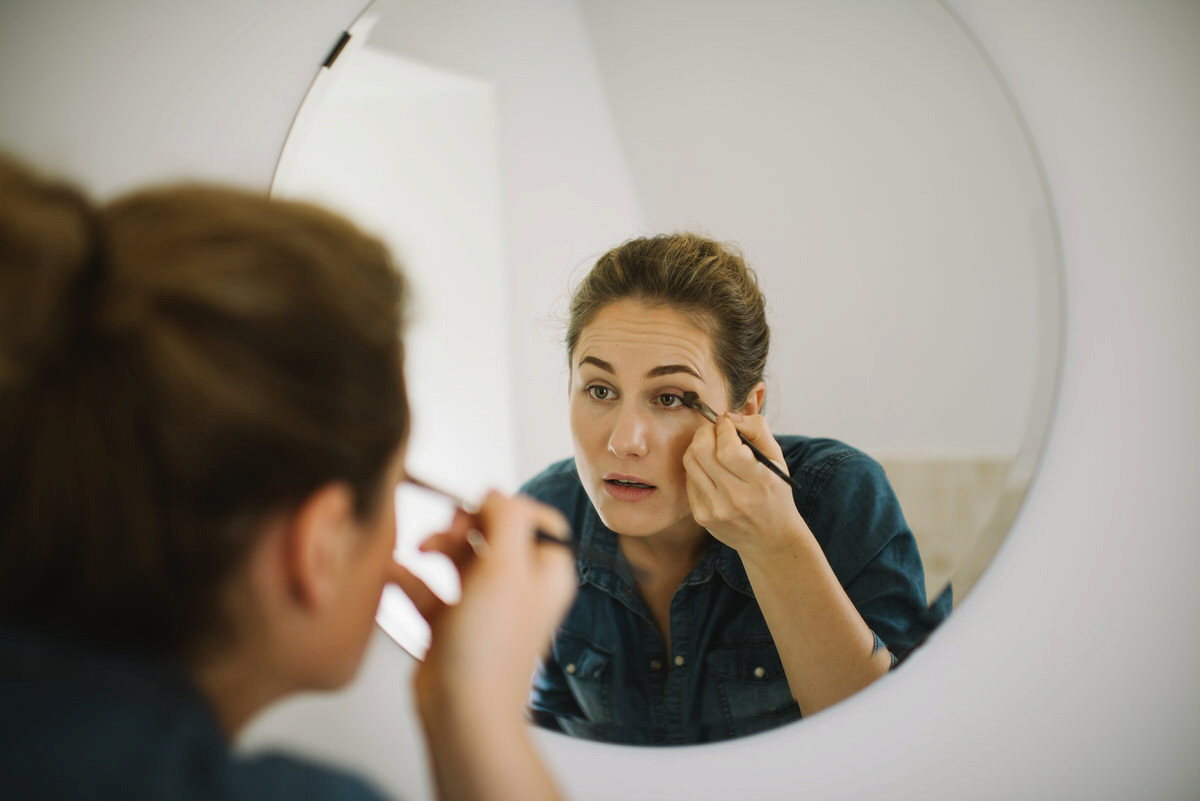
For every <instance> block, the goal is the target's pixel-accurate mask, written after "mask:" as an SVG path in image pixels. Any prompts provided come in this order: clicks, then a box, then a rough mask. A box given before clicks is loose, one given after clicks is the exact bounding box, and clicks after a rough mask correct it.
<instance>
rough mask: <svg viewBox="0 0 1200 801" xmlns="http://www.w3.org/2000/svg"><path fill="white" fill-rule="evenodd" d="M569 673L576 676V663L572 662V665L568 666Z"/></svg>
mask: <svg viewBox="0 0 1200 801" xmlns="http://www.w3.org/2000/svg"><path fill="white" fill-rule="evenodd" d="M567 672H568V673H570V674H572V675H574V674H575V663H574V662H572V663H571V664H569V665H567Z"/></svg>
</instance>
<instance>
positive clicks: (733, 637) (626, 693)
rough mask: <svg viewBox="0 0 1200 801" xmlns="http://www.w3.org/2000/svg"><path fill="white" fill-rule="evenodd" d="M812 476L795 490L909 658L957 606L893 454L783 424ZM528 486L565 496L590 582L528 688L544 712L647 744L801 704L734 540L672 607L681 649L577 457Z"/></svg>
mask: <svg viewBox="0 0 1200 801" xmlns="http://www.w3.org/2000/svg"><path fill="white" fill-rule="evenodd" d="M776 439H777V440H778V442H779V444H780V447H781V448H782V450H783V454H784V458H785V460H786V461H787V465H788V468H789V471H790V473H791V475H792V476H793V478H795V479H796V480H797V482H798V483H799V485H800V486H801V488H802V490H801V491H796V492H794V493H793V496H794V498H795V502H796V508H797V509H798V510H799V512H800V515H801V517H803V519H804V521H805V522H806V523H807V524H808V527H809V529H810V530H811V531H812V533H813V535H814V537H815V538H816V540H817V542H818V544H819V545H820V546H821V549H822V550H823V551H824V553H825V557H826V559H827V560H828V561H829V564H830V566H831V567H832V568H833V572H834V574H835V575H836V576H837V578H838V580H839V581H840V582H841V585H842V587H843V588H844V589H845V591H846V593H847V595H848V596H849V597H850V600H851V601H852V602H853V603H854V606H855V607H856V608H857V609H858V612H859V614H861V615H862V617H863V619H864V620H865V621H866V623H867V625H868V626H869V627H870V628H871V630H872V631H873V632H874V633H875V636H876V645H877V647H878V646H879V645H880V644H881V642H882V644H884V645H886V646H887V648H888V649H889V650H890V651H891V652H892V654H893V657H894V658H895V657H899V658H903V657H904V656H905V655H906V654H907V653H908V652H909V651H910V650H911V649H912V648H913V647H914V646H916V645H918V644H919V643H920V642H921V640H923V639H924V637H925V636H927V635H928V633H929V631H930V630H932V628H933V627H934V626H936V625H937V624H938V623H939V622H941V620H942V619H943V618H944V617H945V616H946V614H947V613H948V612H949V609H950V603H951V597H950V592H949V591H947V592H945V593H943V594H942V595H941V596H939V598H938V600H937V602H936V603H935V604H934V606H933V607H932V608H930V607H928V606H927V604H926V599H925V577H924V569H923V567H922V565H921V557H920V554H919V553H918V552H917V543H916V540H915V539H914V538H913V535H912V532H911V531H910V530H909V528H908V525H907V523H905V521H904V515H903V513H902V512H901V510H900V504H899V502H898V501H897V500H896V496H895V493H894V492H893V491H892V488H891V485H890V484H888V481H887V477H886V476H885V475H884V472H883V468H882V467H881V466H880V465H879V463H878V462H876V461H875V460H874V459H872V458H871V457H869V456H867V455H866V454H864V453H863V452H861V451H858V450H855V449H854V448H851V447H849V446H848V445H845V444H843V443H841V442H838V441H836V440H832V439H814V438H809V437H799V436H781V437H777V438H776ZM522 492H524V493H526V494H528V495H531V496H533V497H534V498H537V499H539V500H541V501H543V502H544V503H547V504H550V505H551V506H554V507H556V508H557V509H559V510H560V511H561V512H562V513H563V514H564V515H565V516H566V517H567V519H568V520H569V521H570V523H571V525H572V527H573V528H574V530H575V531H576V532H577V533H578V535H579V538H580V546H581V547H580V555H579V558H578V560H577V563H576V567H577V572H578V578H579V594H578V596H577V597H576V599H575V602H574V604H573V606H572V607H571V609H570V610H569V611H568V613H567V615H566V618H565V619H564V621H563V623H562V625H561V626H560V628H559V630H558V632H557V633H556V635H555V637H554V641H553V643H552V645H551V648H550V652H549V653H548V654H547V655H546V656H545V657H544V658H543V660H542V661H541V663H540V665H539V668H538V671H537V673H536V675H535V676H534V680H533V685H532V690H531V694H530V701H529V707H530V714H531V716H532V718H533V720H534V722H536V723H537V724H539V725H541V726H544V727H547V728H552V729H557V730H560V731H563V732H566V733H568V734H571V735H574V736H578V737H584V738H588V739H594V740H603V741H608V742H620V743H629V744H641V745H651V744H653V745H674V744H685V743H698V742H708V741H713V740H721V739H726V738H729V737H736V736H740V735H745V734H752V733H754V732H757V731H762V730H764V729H768V728H772V727H774V726H778V725H780V724H782V723H786V722H789V721H792V720H797V719H799V718H800V709H799V707H798V706H797V704H796V702H795V700H794V699H793V698H792V695H791V691H790V689H789V687H788V683H787V677H786V676H785V675H784V672H783V664H782V661H781V659H780V656H779V652H778V650H777V649H776V647H775V643H774V640H773V639H772V637H771V631H770V629H769V628H768V627H767V623H766V620H765V619H764V618H763V614H762V610H761V609H760V608H759V606H758V603H757V601H756V600H755V597H754V590H753V588H752V587H751V586H750V581H749V579H748V578H747V576H746V570H745V568H744V567H743V566H742V562H741V559H740V558H739V556H738V554H737V552H736V551H735V550H733V549H732V548H730V547H729V546H727V545H725V544H723V543H721V542H719V541H717V540H716V539H712V541H711V543H710V546H709V548H708V550H707V551H706V552H705V553H704V556H703V557H702V558H701V559H700V562H699V564H697V565H696V567H695V568H694V569H693V570H692V571H691V573H690V574H689V575H688V576H687V578H685V579H684V581H683V583H682V584H681V585H680V586H679V588H678V589H677V590H676V592H675V595H674V597H673V599H672V601H671V607H670V621H669V625H670V634H671V646H672V649H671V650H672V656H671V658H670V660H669V661H668V657H667V648H666V643H665V642H664V640H663V638H662V636H661V634H660V633H659V631H658V628H657V627H656V625H655V623H654V620H653V617H652V616H651V614H650V610H649V608H648V607H647V606H646V603H645V602H644V601H643V599H642V597H641V594H640V593H639V591H638V588H637V583H636V581H635V580H634V577H633V575H632V572H631V569H630V566H629V563H628V561H627V560H626V559H625V557H624V556H623V555H622V554H621V552H620V548H619V547H618V544H617V536H616V535H615V534H614V533H613V532H612V531H610V530H609V529H608V528H607V527H605V525H604V524H603V523H602V522H600V517H599V515H598V514H597V513H596V510H595V508H594V507H593V506H592V504H591V501H590V500H589V498H588V497H587V493H586V492H585V491H584V489H583V486H582V484H581V483H580V480H579V474H578V472H577V471H576V468H575V462H574V460H573V459H567V460H564V461H562V462H558V463H556V464H553V465H551V466H550V467H548V468H547V469H546V470H544V471H542V472H541V473H540V474H539V475H537V476H535V477H534V478H532V479H530V480H529V481H528V482H527V483H526V484H525V485H524V486H523V487H522Z"/></svg>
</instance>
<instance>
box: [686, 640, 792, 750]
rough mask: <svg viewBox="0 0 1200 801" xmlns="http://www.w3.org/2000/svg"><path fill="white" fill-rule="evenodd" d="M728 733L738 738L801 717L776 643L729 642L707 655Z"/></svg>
mask: <svg viewBox="0 0 1200 801" xmlns="http://www.w3.org/2000/svg"><path fill="white" fill-rule="evenodd" d="M708 670H709V673H710V675H711V676H712V677H713V681H714V683H715V684H716V687H717V692H718V695H719V697H720V700H721V713H722V715H723V717H724V723H725V726H726V729H727V732H728V736H731V737H739V736H742V735H746V734H753V733H755V732H759V731H764V730H766V729H770V728H774V727H775V726H781V725H783V724H784V723H788V722H791V721H793V720H799V719H800V706H799V705H798V704H797V703H796V700H795V699H794V698H792V691H791V688H790V687H788V683H787V676H786V675H784V672H783V662H782V660H781V659H780V657H779V651H778V650H776V648H775V643H774V642H772V641H771V640H770V639H769V638H768V639H766V640H765V641H764V640H763V639H761V638H755V639H753V640H749V641H745V642H739V643H727V644H725V645H722V646H720V647H716V648H713V649H712V650H711V651H710V652H709V654H708Z"/></svg>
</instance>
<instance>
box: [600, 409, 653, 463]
mask: <svg viewBox="0 0 1200 801" xmlns="http://www.w3.org/2000/svg"><path fill="white" fill-rule="evenodd" d="M646 427H647V421H646V420H645V418H644V417H643V416H642V414H641V410H639V409H638V408H637V406H636V405H635V404H622V405H621V406H620V407H619V408H618V409H617V415H616V420H615V421H614V423H613V429H612V432H611V433H610V434H609V435H608V452H609V453H611V454H612V455H613V456H616V457H617V458H619V459H637V458H640V457H642V456H645V455H646V449H647V443H648V439H647V431H646Z"/></svg>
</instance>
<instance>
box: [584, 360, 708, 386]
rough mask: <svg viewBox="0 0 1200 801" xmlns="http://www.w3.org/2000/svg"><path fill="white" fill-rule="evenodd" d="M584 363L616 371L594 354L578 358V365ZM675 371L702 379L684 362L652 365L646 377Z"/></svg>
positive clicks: (610, 371)
mask: <svg viewBox="0 0 1200 801" xmlns="http://www.w3.org/2000/svg"><path fill="white" fill-rule="evenodd" d="M585 364H594V365H595V366H596V367H599V368H600V369H601V370H604V371H605V372H608V373H613V374H614V375H615V374H616V372H617V371H616V370H614V369H613V366H612V365H611V364H609V363H608V362H606V361H604V360H603V359H599V358H597V357H595V356H584V357H583V358H582V359H580V360H579V366H580V367H582V366H583V365H585ZM675 373H687V374H688V375H690V376H695V377H696V378H698V379H699V380H701V381H703V380H704V379H703V378H702V377H701V375H700V374H699V373H697V372H696V371H695V370H693V369H692V368H691V367H688V366H687V365H686V364H661V365H659V366H658V367H652V368H650V370H649V371H648V372H647V373H646V378H658V377H659V376H663V375H673V374H675Z"/></svg>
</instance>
